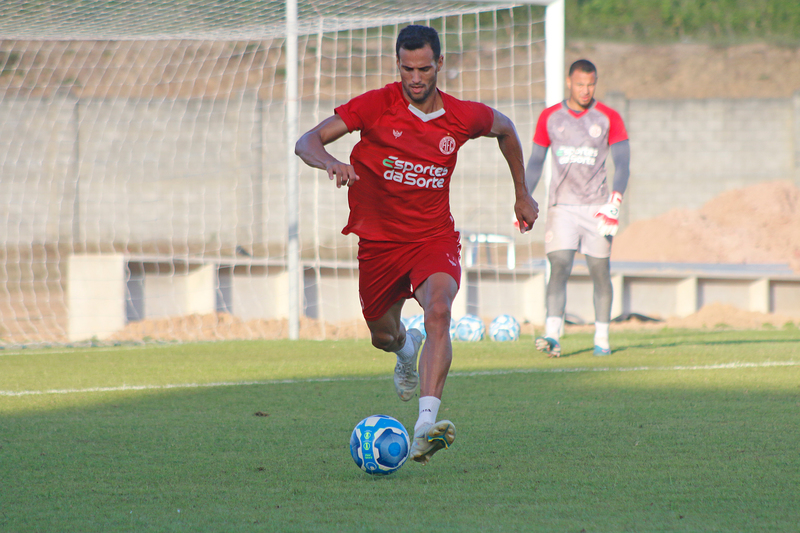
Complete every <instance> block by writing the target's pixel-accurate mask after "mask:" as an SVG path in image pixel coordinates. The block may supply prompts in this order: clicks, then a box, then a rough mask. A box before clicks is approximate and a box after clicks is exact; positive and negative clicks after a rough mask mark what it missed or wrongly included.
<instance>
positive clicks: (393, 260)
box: [358, 239, 422, 401]
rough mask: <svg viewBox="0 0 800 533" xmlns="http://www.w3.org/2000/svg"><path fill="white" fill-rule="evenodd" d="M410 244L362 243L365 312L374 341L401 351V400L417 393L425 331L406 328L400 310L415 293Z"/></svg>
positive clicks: (397, 370)
mask: <svg viewBox="0 0 800 533" xmlns="http://www.w3.org/2000/svg"><path fill="white" fill-rule="evenodd" d="M406 247H407V245H404V244H397V243H384V242H374V241H366V240H364V239H361V240H360V241H359V243H358V293H359V298H360V300H361V307H362V313H363V315H364V319H365V320H366V321H367V326H368V327H369V330H370V335H371V337H372V345H373V346H375V347H376V348H379V349H381V350H384V351H386V352H393V353H395V354H396V355H397V363H396V365H395V374H394V384H395V390H396V392H397V395H398V396H400V399H401V400H404V401H408V400H410V399H411V398H412V397H413V396H414V391H415V390H416V387H417V384H418V383H419V375H418V374H417V354H418V353H419V348H420V346H421V345H422V333H420V332H419V331H416V330H410V331H408V332H406V330H405V327H404V326H403V323H402V322H401V321H400V312H401V311H402V309H403V303H405V300H406V299H407V298H410V297H411V296H413V292H412V291H411V280H410V278H409V276H408V270H409V269H410V268H411V266H410V265H408V264H406V263H405V262H404V259H405V257H406V256H407V255H408V254H407V253H406Z"/></svg>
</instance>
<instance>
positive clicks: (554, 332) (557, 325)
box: [544, 316, 564, 341]
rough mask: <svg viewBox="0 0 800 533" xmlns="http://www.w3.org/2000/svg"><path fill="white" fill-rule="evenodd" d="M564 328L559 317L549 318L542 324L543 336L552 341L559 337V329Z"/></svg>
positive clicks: (562, 320) (562, 321)
mask: <svg viewBox="0 0 800 533" xmlns="http://www.w3.org/2000/svg"><path fill="white" fill-rule="evenodd" d="M563 326H564V319H563V318H561V317H560V316H549V317H547V320H545V323H544V336H545V337H550V338H551V339H553V340H556V341H557V340H558V339H559V337H561V328H562V327H563Z"/></svg>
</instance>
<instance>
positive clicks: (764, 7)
mask: <svg viewBox="0 0 800 533" xmlns="http://www.w3.org/2000/svg"><path fill="white" fill-rule="evenodd" d="M566 18H567V20H566V23H567V36H568V38H570V39H573V40H574V39H586V38H600V39H611V40H629V41H630V40H636V41H679V40H695V41H710V42H718V43H731V42H739V41H745V40H773V41H783V42H790V43H795V44H796V43H798V41H800V2H797V0H699V1H695V0H567V4H566Z"/></svg>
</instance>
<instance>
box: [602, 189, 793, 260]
mask: <svg viewBox="0 0 800 533" xmlns="http://www.w3.org/2000/svg"><path fill="white" fill-rule="evenodd" d="M611 259H612V261H648V262H678V263H735V264H767V263H779V264H789V265H790V266H791V267H792V268H793V269H794V270H795V271H797V272H800V189H798V188H797V187H796V186H795V185H794V184H792V183H791V182H790V181H775V182H768V183H761V184H758V185H753V186H750V187H746V188H743V189H737V190H732V191H727V192H725V193H723V194H721V195H719V196H718V197H716V198H714V199H713V200H711V201H709V202H708V203H706V204H705V205H704V206H703V207H701V208H700V209H698V210H691V209H673V210H670V211H668V212H666V213H664V214H662V215H660V216H658V217H656V218H652V219H648V220H640V221H637V222H634V223H632V224H630V225H629V226H628V227H627V228H626V229H625V230H624V231H622V232H621V233H620V234H619V235H618V236H617V237H616V238H615V239H614V246H613V249H612V252H611Z"/></svg>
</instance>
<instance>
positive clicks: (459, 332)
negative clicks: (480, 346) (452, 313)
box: [455, 315, 486, 342]
mask: <svg viewBox="0 0 800 533" xmlns="http://www.w3.org/2000/svg"><path fill="white" fill-rule="evenodd" d="M484 333H486V326H485V325H484V324H483V320H481V319H480V318H479V317H477V316H475V315H464V316H462V317H461V318H460V319H459V320H458V322H456V336H455V340H459V341H470V342H475V341H479V340H482V339H483V334H484Z"/></svg>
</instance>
